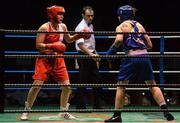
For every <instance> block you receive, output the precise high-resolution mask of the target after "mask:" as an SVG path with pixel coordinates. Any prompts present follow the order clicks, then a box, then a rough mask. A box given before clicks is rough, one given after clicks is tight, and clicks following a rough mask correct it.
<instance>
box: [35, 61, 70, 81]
mask: <svg viewBox="0 0 180 123" xmlns="http://www.w3.org/2000/svg"><path fill="white" fill-rule="evenodd" d="M49 75H51V76H52V77H53V79H54V80H55V81H58V82H63V81H65V80H69V75H68V72H67V69H66V65H65V62H64V58H55V59H47V58H37V59H36V63H35V73H34V75H33V79H35V80H42V81H47V80H48V77H49Z"/></svg>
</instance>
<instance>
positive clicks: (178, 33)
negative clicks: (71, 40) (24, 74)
mask: <svg viewBox="0 0 180 123" xmlns="http://www.w3.org/2000/svg"><path fill="white" fill-rule="evenodd" d="M0 32H2V33H23V34H24V33H28V34H32V33H80V34H83V33H88V34H98V35H100V34H101V35H114V34H127V33H129V34H154V35H155V34H156V35H163V34H170V35H172V34H174V35H180V32H115V31H93V32H75V31H65V32H62V31H57V32H47V31H38V30H8V29H0Z"/></svg>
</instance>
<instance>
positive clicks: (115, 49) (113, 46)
mask: <svg viewBox="0 0 180 123" xmlns="http://www.w3.org/2000/svg"><path fill="white" fill-rule="evenodd" d="M117 49H118V48H117V47H116V46H115V45H114V44H113V45H111V47H110V48H109V50H108V51H107V53H106V55H114V54H116V52H117Z"/></svg>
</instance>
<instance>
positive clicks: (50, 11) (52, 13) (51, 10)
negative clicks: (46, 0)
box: [47, 5, 65, 20]
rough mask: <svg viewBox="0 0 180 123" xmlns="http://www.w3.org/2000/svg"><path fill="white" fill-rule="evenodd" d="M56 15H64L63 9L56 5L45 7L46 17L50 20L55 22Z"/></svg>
mask: <svg viewBox="0 0 180 123" xmlns="http://www.w3.org/2000/svg"><path fill="white" fill-rule="evenodd" d="M58 13H65V9H64V7H62V6H56V5H54V6H50V7H47V15H48V17H49V18H50V19H55V20H56V18H57V14H58Z"/></svg>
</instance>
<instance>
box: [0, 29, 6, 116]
mask: <svg viewBox="0 0 180 123" xmlns="http://www.w3.org/2000/svg"><path fill="white" fill-rule="evenodd" d="M0 41H2V48H1V49H0V61H1V64H0V113H3V112H4V81H3V77H4V63H5V62H4V31H2V30H0Z"/></svg>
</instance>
